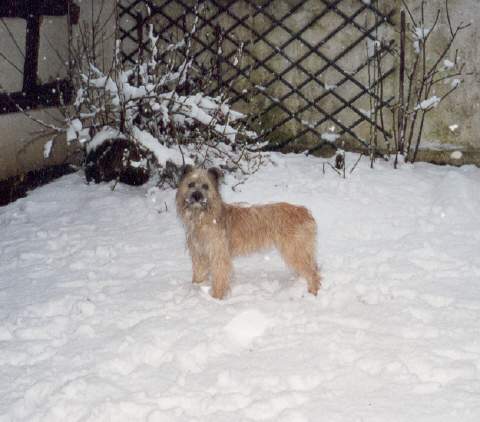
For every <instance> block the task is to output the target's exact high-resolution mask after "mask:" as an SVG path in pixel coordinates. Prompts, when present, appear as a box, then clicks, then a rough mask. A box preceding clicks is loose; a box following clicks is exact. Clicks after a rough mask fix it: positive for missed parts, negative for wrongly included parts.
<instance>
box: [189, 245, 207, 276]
mask: <svg viewBox="0 0 480 422" xmlns="http://www.w3.org/2000/svg"><path fill="white" fill-rule="evenodd" d="M191 256H192V270H193V275H192V283H202V282H204V281H205V280H206V279H207V277H208V257H206V256H205V255H201V254H199V253H198V252H193V251H192V252H191Z"/></svg>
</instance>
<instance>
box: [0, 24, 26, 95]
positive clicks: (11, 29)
mask: <svg viewBox="0 0 480 422" xmlns="http://www.w3.org/2000/svg"><path fill="white" fill-rule="evenodd" d="M26 28H27V24H26V22H25V20H23V19H12V18H3V19H0V87H1V90H2V91H3V92H18V91H21V90H22V85H23V62H24V56H25V36H26Z"/></svg>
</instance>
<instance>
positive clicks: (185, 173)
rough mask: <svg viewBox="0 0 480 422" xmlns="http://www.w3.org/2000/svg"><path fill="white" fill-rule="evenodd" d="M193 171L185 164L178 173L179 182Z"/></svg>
mask: <svg viewBox="0 0 480 422" xmlns="http://www.w3.org/2000/svg"><path fill="white" fill-rule="evenodd" d="M192 171H193V166H192V165H190V164H187V165H185V166H183V168H182V170H181V173H180V180H182V179H183V178H184V177H185V176H186V175H187V174H188V173H191V172H192Z"/></svg>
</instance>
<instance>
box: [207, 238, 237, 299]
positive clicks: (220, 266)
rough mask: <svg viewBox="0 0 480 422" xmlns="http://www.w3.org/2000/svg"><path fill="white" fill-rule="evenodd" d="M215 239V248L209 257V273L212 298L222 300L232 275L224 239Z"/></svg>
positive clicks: (226, 244)
mask: <svg viewBox="0 0 480 422" xmlns="http://www.w3.org/2000/svg"><path fill="white" fill-rule="evenodd" d="M218 240H219V239H217V242H216V246H215V248H214V249H213V250H212V256H211V257H210V271H211V274H212V296H213V297H214V298H215V299H223V298H224V297H225V295H226V294H227V292H228V289H229V282H230V276H231V273H232V259H231V257H230V252H229V250H228V243H227V241H226V239H221V241H218Z"/></svg>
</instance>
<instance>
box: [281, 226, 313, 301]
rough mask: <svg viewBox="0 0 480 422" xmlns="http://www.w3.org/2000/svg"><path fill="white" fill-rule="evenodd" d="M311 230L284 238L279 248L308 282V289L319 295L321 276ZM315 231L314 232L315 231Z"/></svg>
mask: <svg viewBox="0 0 480 422" xmlns="http://www.w3.org/2000/svg"><path fill="white" fill-rule="evenodd" d="M311 233H312V232H311V231H310V232H306V233H300V235H299V236H296V237H295V238H294V239H293V241H292V238H291V237H289V238H285V239H282V240H281V241H280V242H279V243H278V244H277V248H278V250H279V252H280V254H281V255H282V258H283V260H284V261H285V263H286V264H287V265H288V266H289V267H290V268H291V269H293V270H294V271H295V272H297V273H298V274H299V275H300V276H301V277H303V278H305V279H306V280H307V282H308V291H309V293H311V294H313V295H315V296H316V295H317V293H318V289H319V288H320V285H321V277H320V274H319V272H318V267H317V263H316V259H315V238H314V237H312V235H311ZM313 233H314V232H313Z"/></svg>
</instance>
